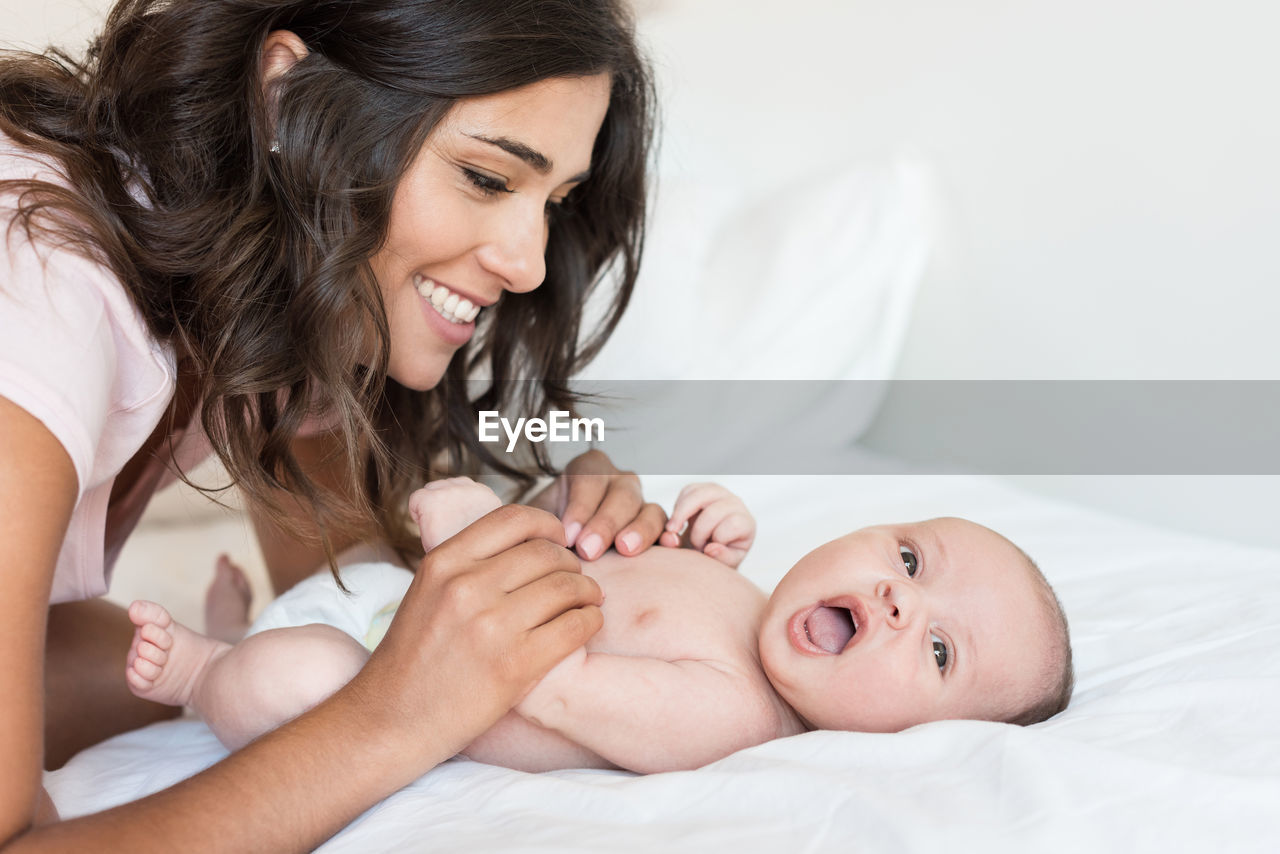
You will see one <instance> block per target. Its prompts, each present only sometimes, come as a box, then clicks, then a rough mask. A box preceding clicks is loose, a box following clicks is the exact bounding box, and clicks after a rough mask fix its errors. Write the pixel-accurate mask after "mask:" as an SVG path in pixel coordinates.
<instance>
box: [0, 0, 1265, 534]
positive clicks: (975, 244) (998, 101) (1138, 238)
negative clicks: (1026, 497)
mask: <svg viewBox="0 0 1280 854" xmlns="http://www.w3.org/2000/svg"><path fill="white" fill-rule="evenodd" d="M646 5H647V6H649V7H652V8H649V9H648V10H647V12H646V18H645V20H644V22H643V26H644V30H645V32H647V33H650V34H653V35H655V36H656V37H657V38H658V40H659V41H660V42H661V43H662V44H663V45H664V46H665V49H666V50H668V51H675V52H678V53H681V58H680V62H681V63H682V64H688V63H690V62H695V61H701V62H702V63H704V64H705V66H706V67H707V68H708V69H710V70H715V69H719V68H726V69H732V73H726V74H724V75H722V77H721V78H719V79H722V80H723V81H724V85H723V87H721V88H719V89H716V90H714V91H706V90H704V91H690V90H689V89H687V88H686V89H681V88H680V87H678V86H677V87H675V88H674V90H671V91H668V92H666V95H667V99H668V115H669V121H671V122H673V123H675V124H677V125H679V123H681V122H708V123H717V124H729V125H733V124H734V123H739V124H741V126H742V127H743V134H742V140H743V144H742V145H741V146H737V147H734V148H732V149H729V150H724V149H718V150H715V151H700V150H698V146H697V143H696V142H694V143H693V144H690V145H686V146H685V147H683V148H675V149H672V148H668V149H667V150H665V151H664V154H663V158H664V160H663V167H664V169H665V170H667V171H668V172H679V171H680V170H681V169H685V170H688V171H697V170H710V169H715V170H718V171H719V173H720V174H719V175H717V176H716V177H724V176H730V177H733V176H739V175H740V176H743V177H744V180H746V179H747V177H748V176H759V175H760V173H762V172H767V173H770V174H771V175H774V176H776V177H780V176H785V175H786V174H788V170H790V173H791V174H799V173H800V172H801V171H805V170H808V171H811V170H812V168H813V167H814V166H815V165H819V164H821V163H824V162H843V161H849V160H857V159H860V158H867V157H878V156H883V155H884V154H886V153H890V152H895V151H900V150H904V149H908V150H911V151H914V152H916V153H918V154H920V155H922V156H924V157H926V158H928V159H929V160H931V161H932V162H934V163H935V164H936V165H937V168H938V175H939V178H940V181H941V186H942V189H943V194H944V199H943V203H944V211H943V214H944V226H945V239H944V241H943V244H942V245H941V246H940V247H939V253H938V256H937V260H936V262H935V264H934V266H933V268H932V270H931V272H930V275H929V277H928V278H927V280H926V281H925V283H924V285H923V286H922V289H921V292H920V296H919V301H918V305H917V307H916V310H915V312H914V315H913V320H912V324H911V327H910V332H909V337H908V346H907V349H906V351H905V353H904V355H903V357H902V360H901V364H900V368H899V375H900V376H902V377H907V378H1015V377H1017V378H1165V379H1173V378H1187V379H1192V378H1197V379H1214V378H1237V379H1245V378H1252V379H1264V378H1265V379H1280V347H1277V346H1276V319H1277V318H1280V287H1278V285H1280V250H1277V249H1276V248H1275V247H1276V246H1280V241H1277V239H1276V235H1277V234H1280V158H1277V157H1276V152H1277V151H1280V111H1277V110H1276V109H1275V101H1276V97H1275V85H1276V81H1277V80H1280V51H1276V50H1275V49H1274V41H1275V34H1276V33H1277V32H1280V5H1277V4H1275V3H1273V2H1270V1H1269V0H1219V2H1215V3H1212V4H1210V3H1204V2H1197V0H1076V2H1071V3H1066V2H1060V0H1059V1H1058V2H1049V0H1020V2H1014V0H970V2H966V3H955V2H948V0H897V2H892V3H885V2H873V0H830V2H822V0H790V2H778V0H662V2H649V3H647V4H646ZM106 6H107V4H106V3H104V2H102V0H60V2H52V0H46V2H43V3H39V2H36V3H33V2H30V0H0V20H4V21H5V22H6V24H5V26H4V30H3V34H2V35H0V40H3V41H5V42H7V43H13V42H23V43H26V44H28V45H30V44H36V45H40V44H44V43H47V42H48V41H51V40H56V41H58V42H60V43H62V44H64V45H66V46H68V47H71V48H78V47H80V46H81V45H83V43H84V41H85V39H86V38H87V37H88V34H89V33H90V32H91V31H92V28H93V27H92V25H93V22H94V20H95V12H94V10H95V9H105V8H106ZM689 56H697V57H702V59H701V60H690V59H689ZM658 60H659V62H660V63H661V62H664V61H669V60H670V57H669V56H668V57H663V56H659V57H658ZM893 430H894V425H893V424H879V425H877V431H878V432H879V434H880V435H882V436H883V435H892V433H893ZM1022 482H1023V483H1024V484H1025V485H1028V486H1030V487H1032V488H1036V489H1039V490H1042V491H1048V492H1053V493H1056V494H1061V495H1064V496H1068V497H1072V498H1074V499H1077V500H1083V501H1086V502H1088V503H1093V504H1095V505H1099V506H1105V507H1110V508H1111V509H1115V510H1118V511H1121V512H1126V513H1129V514H1131V515H1136V516H1140V517H1145V518H1151V519H1156V520H1160V521H1163V522H1166V523H1168V524H1174V525H1177V526H1179V527H1184V528H1191V529H1198V530H1205V531H1210V532H1219V533H1223V534H1227V535H1231V536H1236V537H1239V538H1241V539H1251V540H1255V541H1265V542H1270V543H1273V544H1280V534H1275V533H1272V529H1273V528H1280V526H1275V525H1274V524H1271V520H1270V516H1271V515H1272V514H1271V512H1270V509H1271V508H1273V507H1277V506H1280V501H1277V499H1280V481H1278V480H1277V479H1275V478H1269V479H1265V478H1254V479H1245V480H1240V479H1224V478H1199V479H1175V480H1170V479H1149V478H1148V479H1143V478H1129V479H1114V478H1113V479H1087V478H1086V479H1064V478H1047V477H1045V478H1036V477H1033V478H1024V479H1022Z"/></svg>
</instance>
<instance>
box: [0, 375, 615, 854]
mask: <svg viewBox="0 0 1280 854" xmlns="http://www.w3.org/2000/svg"><path fill="white" fill-rule="evenodd" d="M0 435H3V436H5V443H4V447H3V448H2V449H0V501H2V502H3V506H4V507H6V508H7V510H6V516H5V518H4V519H3V520H2V521H0V535H5V550H4V556H3V557H2V558H0V573H2V574H0V577H3V578H4V579H5V584H6V587H7V590H6V595H5V596H3V597H0V643H3V644H4V646H3V647H2V648H4V649H5V651H6V655H7V656H8V661H7V662H6V666H5V667H3V668H0V698H2V699H0V767H3V768H4V769H5V773H4V774H3V775H0V847H2V848H3V849H4V850H5V851H6V852H7V851H11V850H12V851H25V850H39V851H43V852H48V851H60V850H69V851H85V850H146V849H152V848H155V849H163V850H165V851H173V850H177V851H185V850H195V849H198V850H205V851H217V850H225V851H244V850H249V849H253V850H271V851H276V850H279V851H293V850H298V851H304V850H310V849H312V848H314V847H315V846H317V845H318V844H319V843H320V842H322V841H323V840H324V839H326V838H328V837H329V836H331V835H333V834H334V833H335V832H337V831H338V830H339V829H341V828H342V827H343V826H344V825H345V824H347V823H348V822H349V821H351V820H352V819H353V818H355V817H356V816H357V815H359V814H360V813H361V812H362V811H364V810H365V809H367V808H368V807H370V806H371V805H372V804H374V803H375V802H376V801H378V800H379V799H381V798H383V797H385V796H387V795H389V794H391V793H392V792H394V791H396V790H397V789H399V788H400V787H402V786H404V785H405V784H406V783H408V782H410V781H412V780H413V779H415V778H416V777H418V776H420V775H422V774H423V773H425V772H426V771H428V770H429V769H430V768H432V767H433V766H435V765H436V764H438V763H439V762H441V761H442V760H444V759H447V758H448V757H450V756H452V755H454V754H455V753H456V752H457V751H459V750H460V749H461V748H462V747H464V746H465V745H466V744H468V743H469V742H470V741H472V740H473V739H474V738H476V737H477V736H478V735H479V734H480V733H481V732H483V731H484V730H485V729H487V728H488V727H489V726H491V725H492V724H493V723H494V722H496V721H497V720H498V718H500V717H501V716H502V715H503V714H505V713H506V712H507V711H508V710H509V709H510V708H511V706H512V705H513V704H514V703H515V702H516V701H517V700H518V699H519V698H520V697H521V696H522V695H523V694H524V693H525V692H527V691H528V689H529V688H530V687H531V686H532V685H533V684H534V683H535V682H537V680H538V679H540V678H541V677H542V676H543V675H544V674H545V673H546V672H547V671H548V670H549V669H550V668H551V667H552V666H553V665H554V664H555V663H556V662H558V661H559V660H560V659H562V658H563V657H564V656H565V655H567V654H569V653H570V652H571V651H572V650H574V649H576V648H578V647H580V646H582V644H584V643H585V642H586V640H587V639H588V638H589V637H590V636H591V635H592V634H594V633H595V632H596V631H597V630H598V629H599V627H600V625H601V622H602V618H601V615H600V609H599V607H598V604H599V602H600V591H599V588H598V587H597V586H596V584H595V582H593V581H591V580H590V579H589V578H586V577H585V576H583V575H582V574H581V573H580V572H578V571H577V568H578V567H577V561H576V559H575V558H573V556H572V555H570V554H569V553H568V552H567V551H566V550H565V549H564V548H563V543H564V538H563V529H562V527H561V525H560V523H559V522H558V521H557V520H556V519H555V518H554V517H552V516H550V515H548V514H546V513H542V512H540V511H537V510H534V509H531V508H526V507H508V508H501V509H500V510H499V511H495V512H494V513H492V514H490V515H489V516H488V517H486V518H485V519H482V520H480V521H479V522H477V523H476V524H475V525H472V526H471V527H470V528H469V529H468V530H467V531H465V532H463V534H460V535H459V536H458V537H455V538H453V539H452V540H451V541H450V542H449V543H447V544H445V545H443V546H441V547H440V548H439V549H437V550H435V551H434V552H433V553H432V554H431V555H430V556H428V558H427V559H425V560H424V561H423V564H422V566H421V568H420V570H419V572H418V573H417V575H416V576H415V579H414V582H413V584H411V585H410V588H409V592H408V593H407V594H406V596H405V600H404V603H403V605H402V606H401V609H400V614H399V615H398V616H397V619H396V620H395V622H394V623H393V624H392V626H391V629H390V630H389V631H388V634H387V638H386V640H384V641H383V643H382V644H381V645H380V646H379V648H378V649H377V650H376V651H375V652H374V654H373V656H372V657H371V658H370V659H369V663H368V664H367V665H366V666H365V669H364V670H363V671H361V673H360V674H359V675H357V677H356V678H355V679H353V680H352V681H351V682H350V683H349V684H348V685H347V686H346V687H344V688H343V689H342V690H341V691H339V692H338V693H336V694H334V695H333V696H332V697H331V698H329V699H328V700H327V701H325V702H324V703H321V704H320V705H319V706H316V707H315V708H314V709H312V710H311V711H309V712H307V713H306V714H304V715H302V716H301V717H299V718H297V719H295V720H293V721H291V722H290V723H288V724H286V725H285V726H283V727H281V728H280V729H278V730H276V731H274V732H272V733H269V734H267V735H265V736H263V737H262V738H260V739H258V740H257V741H255V742H253V743H252V744H250V745H248V746H247V747H246V748H245V749H244V750H241V751H240V752H238V753H235V754H233V755H231V756H229V757H228V758H227V759H225V760H223V761H222V762H220V763H218V764H217V765H214V766H213V767H212V768H209V769H208V770H206V771H204V772H202V773H200V774H197V775H196V776H194V777H192V778H190V779H188V780H184V781H183V782H181V783H179V784H177V785H175V786H173V787H172V788H169V789H166V790H164V791H162V792H158V793H156V794H154V795H151V796H149V797H147V798H143V799H142V800H139V801H136V802H133V803H129V804H124V805H122V806H119V807H116V808H114V809H111V810H107V811H105V812H102V813H98V814H95V815H90V816H85V817H82V818H77V819H73V820H70V821H64V822H60V823H55V824H49V825H43V826H34V819H35V818H36V815H37V810H38V807H39V805H40V803H41V786H40V768H41V757H40V744H41V742H42V739H41V730H42V727H43V715H42V709H41V706H42V702H41V697H42V691H41V682H42V677H43V674H42V667H43V640H44V621H45V613H46V610H47V607H48V595H49V586H50V583H51V579H52V574H53V566H54V563H55V560H56V555H57V552H58V549H59V545H60V543H61V539H62V534H63V531H64V530H65V527H66V524H67V521H68V519H69V518H70V514H71V509H72V505H73V503H74V497H75V474H74V471H73V469H72V467H71V463H70V461H69V460H68V459H67V457H66V454H65V453H64V452H63V450H62V448H61V446H60V445H59V444H58V443H57V441H56V440H55V439H54V438H53V436H52V435H50V434H49V433H48V431H47V430H45V428H44V427H43V425H41V424H40V423H39V422H38V421H37V420H36V419H34V418H32V417H31V416H30V415H28V414H27V413H26V412H24V411H22V410H21V409H19V408H18V407H16V406H14V405H12V404H10V403H8V402H7V401H3V400H0ZM548 540H550V542H548ZM121 678H122V679H123V678H124V677H123V662H122V663H121Z"/></svg>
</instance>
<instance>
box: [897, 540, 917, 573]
mask: <svg viewBox="0 0 1280 854" xmlns="http://www.w3.org/2000/svg"><path fill="white" fill-rule="evenodd" d="M898 552H899V553H900V554H901V555H902V562H903V564H905V565H906V567H907V578H915V577H916V564H917V561H916V556H915V554H914V553H913V552H912V551H911V549H909V548H907V547H906V546H898Z"/></svg>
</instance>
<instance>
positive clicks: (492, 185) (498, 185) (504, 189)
mask: <svg viewBox="0 0 1280 854" xmlns="http://www.w3.org/2000/svg"><path fill="white" fill-rule="evenodd" d="M462 174H463V175H466V176H467V180H468V181H470V182H471V183H472V184H474V185H475V186H476V187H477V188H478V189H479V190H480V191H481V192H483V193H484V194H485V195H487V196H491V195H493V194H495V193H514V192H515V191H514V190H512V189H511V188H510V187H508V186H507V182H506V181H502V180H499V179H497V178H491V177H489V176H488V175H485V174H484V173H482V172H476V171H475V170H474V169H467V168H465V167H463V169H462Z"/></svg>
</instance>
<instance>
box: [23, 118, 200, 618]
mask: <svg viewBox="0 0 1280 854" xmlns="http://www.w3.org/2000/svg"><path fill="white" fill-rule="evenodd" d="M12 178H38V179H40V180H46V181H52V182H57V183H61V184H63V185H64V186H65V185H66V181H65V179H64V178H62V177H61V176H60V175H59V173H58V171H57V168H56V165H54V164H52V163H51V162H49V161H47V160H41V159H38V158H37V156H36V155H34V154H32V153H31V152H30V151H29V150H27V149H24V148H20V147H18V146H17V145H16V144H15V143H14V142H13V141H12V140H10V139H9V138H8V137H6V136H4V135H2V134H0V179H12ZM16 208H17V197H16V195H15V194H14V193H13V192H11V191H10V192H6V193H4V194H3V195H2V196H0V229H4V231H3V232H0V396H3V397H6V398H8V399H9V400H11V401H13V402H14V403H16V404H17V405H18V406H21V407H22V408H23V409H25V410H27V411H28V412H30V413H31V414H32V415H34V416H35V417H36V418H38V419H40V421H41V422H43V423H44V425H45V426H46V427H47V428H48V429H49V431H50V432H51V433H52V434H53V435H54V436H55V437H56V438H57V439H58V441H59V442H61V443H62V446H63V447H64V448H65V449H66V451H67V454H68V455H69V456H70V457H71V462H72V463H73V464H74V465H75V470H76V476H77V479H78V481H79V486H78V490H79V492H78V496H77V498H76V505H75V510H74V511H73V513H72V516H71V523H70V526H69V527H68V529H67V535H66V539H65V540H64V541H63V543H62V550H61V552H60V553H59V555H58V563H57V569H56V572H55V575H54V579H53V591H52V595H51V597H50V601H51V602H66V601H71V600H75V599H87V598H91V597H94V596H100V595H101V594H103V593H105V592H106V591H107V584H108V580H109V577H110V572H111V567H112V564H113V563H114V562H115V558H116V554H117V553H118V551H119V545H120V544H121V543H123V541H124V539H125V536H127V534H128V532H129V531H130V530H132V528H133V526H134V525H135V524H137V521H138V517H139V516H141V515H142V509H143V508H144V507H145V506H146V503H147V501H148V500H149V499H150V497H151V494H152V493H153V492H154V491H155V490H156V489H158V488H159V487H161V486H163V485H164V484H165V483H167V482H169V481H172V480H173V479H174V475H173V474H172V472H169V471H168V470H167V469H166V466H165V465H164V463H163V462H162V461H161V460H159V459H155V460H152V461H151V462H150V463H149V464H148V467H147V470H146V471H144V472H143V473H142V475H141V477H140V478H139V479H138V482H137V484H136V485H135V486H133V487H132V488H131V489H130V491H129V493H128V494H127V495H124V496H121V497H119V499H118V500H117V502H116V505H115V506H114V507H112V508H111V513H110V519H108V513H107V504H108V499H109V498H110V497H111V487H112V485H113V484H114V483H115V478H116V475H118V474H119V473H120V470H121V469H122V468H123V467H124V465H125V463H127V462H128V461H129V459H130V458H132V457H133V455H134V454H135V453H137V451H138V450H139V449H140V448H141V447H142V445H143V443H144V442H145V441H146V440H147V438H148V437H149V436H150V435H151V433H152V431H153V430H155V427H156V425H157V424H158V423H159V422H160V419H161V417H163V415H164V413H165V411H166V409H167V407H168V405H169V402H170V400H171V399H172V398H173V394H174V389H175V375H176V371H175V358H174V353H173V349H172V348H171V347H170V346H168V345H167V344H164V343H162V342H159V341H156V340H155V339H154V338H152V337H151V335H150V333H149V332H148V331H147V328H146V324H145V323H144V322H143V319H142V317H141V315H140V314H139V313H138V311H137V309H136V308H135V307H134V305H133V303H132V301H131V300H130V299H129V296H128V295H127V294H126V293H125V290H124V288H123V287H122V286H121V284H120V282H119V280H118V279H117V278H116V276H115V274H114V273H112V271H111V270H110V269H108V268H106V267H103V266H101V265H99V264H96V263H94V262H93V261H90V260H89V259H87V258H85V257H84V256H82V255H80V254H78V253H76V252H75V251H73V250H70V249H65V248H59V247H57V246H56V245H54V243H53V242H52V241H49V240H47V239H39V240H37V241H36V242H33V241H32V240H31V239H30V238H29V237H28V236H27V233H26V229H25V228H23V227H22V225H21V224H20V223H18V224H14V225H13V227H12V228H9V226H10V225H11V224H13V223H14V212H15V210H16ZM37 236H38V235H37ZM198 418H199V415H198V414H197V415H196V418H195V420H193V424H198V423H199V422H198ZM174 448H175V456H176V457H177V462H178V464H179V465H180V466H181V467H182V468H183V469H189V468H190V467H191V466H192V465H194V464H195V463H196V462H198V461H199V460H200V459H201V458H203V457H204V456H206V455H207V454H208V453H209V445H208V441H207V439H206V438H205V437H204V435H203V433H202V431H200V430H199V429H198V428H196V427H193V428H192V429H190V430H188V431H187V435H185V436H182V437H181V440H180V441H176V442H175V445H174ZM161 456H165V455H164V453H163V451H162V452H161ZM108 541H109V542H111V543H112V544H113V546H112V548H111V549H110V550H109V551H108V550H107V548H106V546H105V544H106V543H107V542H108Z"/></svg>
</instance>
